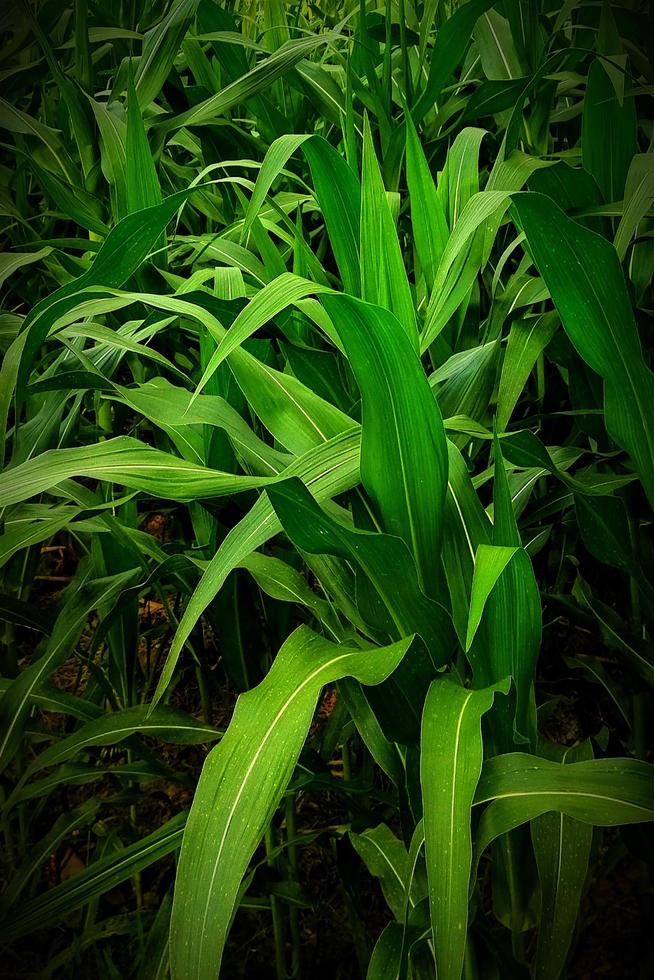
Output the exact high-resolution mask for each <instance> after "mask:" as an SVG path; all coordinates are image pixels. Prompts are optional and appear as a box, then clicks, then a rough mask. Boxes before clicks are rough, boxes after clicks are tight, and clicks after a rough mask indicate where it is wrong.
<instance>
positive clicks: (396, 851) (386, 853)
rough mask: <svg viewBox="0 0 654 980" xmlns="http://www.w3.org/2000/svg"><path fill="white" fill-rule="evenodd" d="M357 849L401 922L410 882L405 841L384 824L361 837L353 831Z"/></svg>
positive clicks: (351, 836)
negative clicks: (399, 838)
mask: <svg viewBox="0 0 654 980" xmlns="http://www.w3.org/2000/svg"><path fill="white" fill-rule="evenodd" d="M350 840H351V841H352V844H353V845H354V849H355V851H356V852H357V854H358V855H359V857H360V858H361V860H362V861H363V862H364V864H365V865H366V867H367V868H368V871H369V872H370V874H371V875H374V877H375V878H378V879H379V884H380V885H381V889H382V891H383V893H384V898H385V899H386V904H387V905H388V907H389V908H390V910H391V912H392V913H393V915H394V916H395V918H396V919H398V921H401V920H402V918H403V917H404V908H405V905H406V901H407V896H406V891H407V887H408V883H409V870H410V869H409V854H408V852H407V849H406V847H405V846H404V844H403V843H402V841H400V840H398V839H397V837H396V836H395V834H394V833H393V832H392V831H391V830H390V829H389V828H388V827H387V826H386V824H384V823H381V824H379V825H378V826H377V827H371V828H370V829H368V830H365V831H364V832H363V833H362V834H355V833H353V832H352V831H350Z"/></svg>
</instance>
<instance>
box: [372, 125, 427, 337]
mask: <svg viewBox="0 0 654 980" xmlns="http://www.w3.org/2000/svg"><path fill="white" fill-rule="evenodd" d="M361 296H362V297H363V299H364V300H366V301H367V302H369V303H374V304H375V305H377V306H381V307H383V308H384V309H386V310H390V312H391V313H394V314H395V316H396V317H397V320H398V322H399V323H400V324H401V326H402V328H403V330H404V331H405V332H406V334H407V336H408V338H409V340H410V341H411V343H412V345H413V346H414V348H415V349H416V350H417V347H418V327H417V324H416V315H415V310H414V308H413V299H412V297H411V290H410V288H409V281H408V279H407V274H406V269H405V267H404V260H403V258H402V252H401V250H400V243H399V241H398V237H397V231H396V229H395V222H394V221H393V217H392V215H391V210H390V207H389V205H388V199H387V197H386V191H385V189H384V185H383V183H382V177H381V173H380V171H379V164H378V163H377V156H376V154H375V147H374V144H373V141H372V133H371V131H370V123H369V122H368V119H367V117H366V120H365V124H364V135H363V163H362V169H361Z"/></svg>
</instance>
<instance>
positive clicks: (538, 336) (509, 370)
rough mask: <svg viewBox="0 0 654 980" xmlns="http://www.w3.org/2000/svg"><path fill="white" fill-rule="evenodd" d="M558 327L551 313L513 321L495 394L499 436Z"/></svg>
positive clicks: (496, 421) (557, 320) (554, 316)
mask: <svg viewBox="0 0 654 980" xmlns="http://www.w3.org/2000/svg"><path fill="white" fill-rule="evenodd" d="M558 326H559V318H558V317H557V316H556V314H552V313H541V314H540V315H539V316H535V317H529V318H528V319H524V320H523V319H520V320H514V321H513V323H512V324H511V331H510V333H509V340H508V343H507V345H506V352H505V354H504V363H503V364H502V374H501V376H500V387H499V391H498V394H497V413H496V415H495V425H496V427H497V431H498V432H504V430H505V429H506V427H507V425H508V423H509V419H510V418H511V415H512V414H513V411H514V409H515V407H516V405H517V404H518V401H519V399H520V396H521V394H522V392H523V390H524V387H525V385H526V383H527V379H528V378H529V375H530V374H531V372H532V370H533V368H534V365H535V364H536V361H537V360H538V358H539V356H540V355H541V354H542V353H543V351H544V350H545V348H546V347H547V345H548V344H549V342H550V340H551V339H552V337H553V336H554V334H555V333H556V330H557V328H558Z"/></svg>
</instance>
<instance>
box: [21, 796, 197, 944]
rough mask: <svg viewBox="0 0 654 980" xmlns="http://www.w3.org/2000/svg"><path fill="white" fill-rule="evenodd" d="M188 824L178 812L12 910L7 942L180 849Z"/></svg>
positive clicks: (59, 917)
mask: <svg viewBox="0 0 654 980" xmlns="http://www.w3.org/2000/svg"><path fill="white" fill-rule="evenodd" d="M185 822H186V813H178V814H177V816H175V817H173V818H172V820H169V821H168V823H166V824H164V825H163V827H159V829H158V830H155V831H154V832H153V833H152V834H149V835H148V836H147V837H143V838H142V839H141V840H138V841H136V842H135V843H134V844H130V845H129V846H128V847H124V848H121V849H120V850H118V851H115V852H113V853H110V854H108V855H106V856H105V857H101V858H99V859H98V860H97V861H94V862H93V863H92V864H90V865H89V867H88V868H85V869H84V870H83V871H80V872H79V874H76V875H75V876H74V877H72V878H69V879H68V881H64V882H63V883H62V884H60V885H57V886H56V887H55V888H51V889H49V890H48V891H47V892H45V893H44V894H43V895H39V896H37V897H36V898H32V899H30V900H29V901H27V902H25V903H24V904H23V905H19V906H18V908H14V909H12V910H11V913H10V914H9V915H8V916H7V918H6V919H5V921H4V922H3V936H4V938H5V940H6V941H7V942H9V941H13V940H16V939H20V937H21V936H27V935H29V934H30V933H32V932H37V931H38V930H39V929H45V928H47V927H48V926H52V925H54V924H55V923H57V922H60V921H61V920H62V919H65V918H66V916H68V915H70V913H71V912H74V911H75V909H78V908H80V906H82V905H86V904H87V903H88V902H90V901H92V900H93V899H94V898H97V897H99V896H100V895H104V894H105V893H106V892H109V891H111V889H112V888H115V887H116V885H119V884H121V882H123V881H127V879H128V878H132V877H133V876H134V875H135V874H137V873H138V872H139V871H142V870H143V869H144V868H147V867H149V866H150V865H151V864H154V862H155V861H159V860H160V859H161V858H163V857H166V855H167V854H170V853H171V851H175V850H177V848H178V847H179V846H180V844H181V842H182V834H183V832H184V824H185Z"/></svg>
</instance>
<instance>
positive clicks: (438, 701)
mask: <svg viewBox="0 0 654 980" xmlns="http://www.w3.org/2000/svg"><path fill="white" fill-rule="evenodd" d="M509 684H510V682H509V681H508V679H507V680H505V681H502V682H501V683H499V684H495V685H493V686H492V687H488V688H484V689H483V690H478V691H475V690H469V689H466V688H464V687H462V686H461V685H460V684H459V683H458V682H457V681H455V680H453V679H452V678H451V677H444V678H440V679H438V680H435V681H434V682H433V683H432V685H431V687H430V689H429V694H428V695H427V700H426V701H425V707H424V711H423V718H422V739H421V745H422V751H421V757H420V785H421V787H422V798H423V808H424V817H423V819H424V834H425V856H426V860H427V878H428V882H429V911H430V916H431V927H432V936H433V942H434V950H435V954H436V966H437V971H438V977H439V980H460V977H461V973H462V970H463V960H464V956H465V949H466V941H467V923H468V886H469V880H470V869H471V864H472V836H471V823H470V822H471V812H472V803H473V797H474V794H475V788H476V786H477V780H478V779H479V774H480V772H481V767H482V756H483V745H482V737H481V718H482V715H484V714H485V713H486V712H487V711H488V710H489V709H490V707H491V705H492V704H493V699H494V697H495V694H496V693H497V692H501V693H502V694H506V693H507V692H508V690H509Z"/></svg>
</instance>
